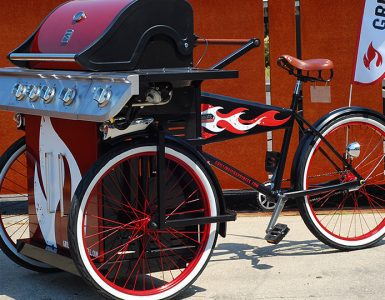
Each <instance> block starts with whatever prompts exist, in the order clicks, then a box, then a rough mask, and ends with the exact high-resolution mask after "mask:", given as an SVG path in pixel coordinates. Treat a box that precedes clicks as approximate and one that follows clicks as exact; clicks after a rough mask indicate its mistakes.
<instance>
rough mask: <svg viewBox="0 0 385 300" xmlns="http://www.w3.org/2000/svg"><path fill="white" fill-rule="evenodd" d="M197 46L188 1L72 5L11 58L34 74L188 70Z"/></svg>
mask: <svg viewBox="0 0 385 300" xmlns="http://www.w3.org/2000/svg"><path fill="white" fill-rule="evenodd" d="M194 43H195V36H194V19H193V11H192V7H191V5H190V4H189V3H188V1H187V0H72V1H70V2H67V3H65V4H63V5H61V6H59V7H58V8H57V9H56V10H54V11H53V12H52V13H51V14H50V15H49V16H48V17H47V18H46V19H45V20H44V22H43V23H42V24H41V25H40V27H39V28H38V29H37V30H36V31H35V32H34V33H33V35H32V36H31V37H30V38H28V39H27V40H26V41H25V42H24V43H23V44H22V45H21V46H19V47H18V48H17V49H15V50H14V51H13V52H12V53H10V54H9V56H8V57H9V59H10V60H11V61H12V62H13V63H14V64H15V65H17V66H19V67H24V68H33V69H70V70H79V69H83V70H90V71H128V70H134V69H149V68H153V69H159V68H180V67H184V68H185V67H190V66H191V65H192V61H193V48H194Z"/></svg>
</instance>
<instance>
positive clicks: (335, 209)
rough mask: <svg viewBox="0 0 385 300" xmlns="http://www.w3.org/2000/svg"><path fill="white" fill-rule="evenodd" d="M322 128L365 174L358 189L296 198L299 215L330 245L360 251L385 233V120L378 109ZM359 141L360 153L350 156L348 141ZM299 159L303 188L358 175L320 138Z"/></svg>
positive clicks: (316, 235) (348, 179) (351, 115)
mask: <svg viewBox="0 0 385 300" xmlns="http://www.w3.org/2000/svg"><path fill="white" fill-rule="evenodd" d="M320 132H321V133H322V135H323V136H324V137H326V139H327V141H328V142H329V143H331V145H332V146H333V147H334V148H335V149H336V150H337V152H338V153H340V154H344V155H346V157H350V158H351V159H352V165H353V167H354V168H355V169H356V170H357V171H358V173H359V174H360V175H361V176H362V177H363V178H364V179H366V183H365V184H364V185H363V186H362V187H361V188H360V189H358V190H355V191H354V190H351V191H343V192H341V191H333V192H328V193H320V194H318V195H312V196H305V197H304V198H303V199H300V200H298V201H297V204H298V207H299V210H300V213H301V216H302V218H303V220H304V222H305V224H306V226H307V227H308V229H309V230H310V231H311V232H312V233H313V234H314V236H315V237H316V238H317V239H319V240H320V241H322V242H323V243H325V244H326V245H329V246H330V247H333V248H336V249H339V250H343V251H350V250H359V249H364V248H367V247H370V246H373V245H375V244H376V243H377V242H379V241H380V240H381V239H382V238H383V237H384V236H385V209H384V208H385V207H384V204H385V197H384V198H383V199H382V198H381V196H378V192H380V191H382V192H383V190H385V175H384V163H383V160H384V156H385V155H384V153H385V146H384V140H385V122H384V120H383V119H380V118H378V117H377V116H375V115H374V114H373V115H371V114H362V113H349V114H347V115H345V116H343V117H339V118H337V119H335V120H333V121H332V122H329V123H328V124H326V125H325V126H324V127H323V128H322V129H321V130H320ZM354 142H358V143H359V144H360V147H361V151H360V155H359V156H358V157H356V158H353V157H351V156H348V153H347V150H346V149H347V146H348V145H350V144H352V143H354ZM307 145H309V147H307V150H306V151H305V155H304V156H303V157H302V160H301V161H300V166H301V168H300V175H299V189H307V188H310V187H320V186H325V185H327V184H336V183H342V182H348V181H353V180H356V177H355V176H354V175H353V174H352V173H351V172H349V171H347V170H346V168H345V167H344V166H343V165H342V163H341V162H340V161H339V160H337V159H336V158H335V156H334V159H330V158H331V157H333V154H332V153H331V150H330V149H329V148H328V147H327V146H326V145H325V143H324V141H322V140H321V138H319V137H316V136H314V137H313V139H312V140H311V141H310V142H309V143H308V144H307Z"/></svg>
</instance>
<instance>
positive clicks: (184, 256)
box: [69, 145, 218, 299]
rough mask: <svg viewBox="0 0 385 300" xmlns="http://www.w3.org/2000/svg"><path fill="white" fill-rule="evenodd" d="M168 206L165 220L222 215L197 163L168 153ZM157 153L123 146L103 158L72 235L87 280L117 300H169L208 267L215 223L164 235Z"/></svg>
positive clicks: (74, 217) (76, 209)
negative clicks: (159, 221) (159, 220)
mask: <svg viewBox="0 0 385 300" xmlns="http://www.w3.org/2000/svg"><path fill="white" fill-rule="evenodd" d="M163 174H164V182H165V184H164V187H163V190H164V194H163V195H164V196H163V198H164V199H163V203H162V204H163V205H164V207H165V208H166V219H167V220H170V221H171V220H178V219H194V218H199V217H205V216H217V214H218V208H217V196H216V192H215V190H214V188H213V185H212V183H211V181H210V179H209V177H208V175H207V173H206V171H205V170H204V168H203V167H202V166H201V165H200V164H199V163H198V162H196V159H194V157H192V156H191V155H190V154H188V153H186V152H185V151H183V150H182V149H177V148H174V147H170V146H168V147H166V158H165V170H164V173H163ZM157 178H158V175H157V147H156V146H155V145H144V146H137V147H133V148H132V147H124V148H122V149H119V150H114V151H112V152H110V153H109V154H107V155H106V156H104V158H102V159H101V160H100V161H99V163H97V165H95V167H94V168H93V169H92V170H91V171H90V172H89V173H88V174H87V175H86V176H85V178H84V179H83V181H82V182H81V183H80V185H79V187H78V189H77V191H76V193H75V197H74V200H73V203H72V208H71V216H70V225H69V237H70V248H71V251H72V252H71V253H72V257H73V258H74V260H75V262H76V264H77V266H78V268H79V271H80V272H81V274H82V275H83V277H84V278H85V279H86V280H87V281H88V282H89V283H90V284H91V285H93V286H94V287H95V288H96V289H98V290H99V292H101V293H102V294H104V295H105V296H107V297H110V298H114V299H165V298H170V297H174V296H175V295H176V294H179V293H180V292H181V291H183V290H184V289H185V288H187V287H188V286H189V285H190V284H191V283H192V282H193V281H194V280H195V279H196V278H197V277H198V276H199V274H200V273H201V272H202V270H203V269H204V267H205V266H206V264H207V262H208V260H209V258H210V256H211V253H212V250H213V247H214V245H215V242H216V239H217V224H204V225H182V226H178V227H172V228H164V229H159V228H158V227H157V225H156V224H154V223H153V222H156V220H157V213H158V200H157V195H158V192H157V188H158V187H157V181H158V180H157Z"/></svg>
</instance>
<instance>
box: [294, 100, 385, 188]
mask: <svg viewBox="0 0 385 300" xmlns="http://www.w3.org/2000/svg"><path fill="white" fill-rule="evenodd" d="M349 114H361V115H363V116H365V115H371V116H374V117H376V118H378V119H380V120H382V121H384V122H385V117H384V116H383V115H381V114H380V113H378V112H376V111H373V110H371V109H368V108H365V107H359V106H352V107H343V108H339V109H336V110H334V111H332V112H330V113H328V114H326V115H324V116H322V117H321V118H320V119H318V120H317V121H316V122H315V123H314V124H313V127H314V128H315V129H316V130H317V131H322V130H323V128H325V127H326V126H327V125H328V124H329V123H330V122H332V121H335V120H336V119H339V118H342V117H344V116H346V115H349ZM315 138H316V137H315V136H314V134H312V132H311V131H307V132H306V134H305V135H304V136H303V137H302V139H301V141H300V143H299V146H298V148H297V151H296V153H295V155H294V159H293V163H292V167H291V180H292V188H293V189H295V190H297V189H298V184H299V183H298V175H299V171H300V170H301V168H302V167H303V164H304V161H303V159H302V158H303V157H304V155H305V151H306V150H307V149H308V148H309V147H310V146H311V144H312V143H313V141H314V140H315Z"/></svg>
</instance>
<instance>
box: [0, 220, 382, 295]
mask: <svg viewBox="0 0 385 300" xmlns="http://www.w3.org/2000/svg"><path fill="white" fill-rule="evenodd" d="M268 220H269V218H268V217H256V216H253V217H249V216H247V217H245V216H241V217H239V219H238V221H237V222H235V223H230V224H229V230H228V237H227V238H226V239H223V238H220V239H219V240H218V244H217V247H216V250H215V252H214V254H213V256H212V258H211V261H210V263H209V264H208V266H207V268H206V270H205V271H204V272H203V274H202V275H201V276H200V277H199V279H198V280H197V281H196V282H195V283H194V285H193V286H192V287H191V288H190V289H189V290H188V291H186V292H185V293H184V294H183V295H182V297H181V298H186V299H362V298H364V299H385V242H384V241H382V242H380V244H379V245H378V246H377V247H374V248H371V249H366V250H363V251H356V252H339V251H336V250H333V249H330V248H329V247H327V246H324V245H323V244H322V243H320V242H319V241H317V240H316V239H315V238H314V237H313V236H312V235H311V233H310V232H308V230H307V228H306V227H305V225H304V224H303V222H302V220H301V219H300V217H298V216H287V217H282V218H281V219H280V220H279V221H280V222H281V223H286V224H288V225H289V227H290V228H291V231H290V232H289V234H288V236H287V237H286V238H285V240H284V241H282V242H281V244H279V245H269V244H267V243H266V242H265V241H264V240H263V237H264V230H265V227H266V225H267V223H268ZM0 299H44V300H48V299H100V297H99V296H98V295H97V294H96V293H94V292H93V290H92V289H90V288H89V287H88V286H87V285H86V284H85V283H83V281H82V280H81V279H79V278H78V277H76V276H74V275H71V274H67V273H64V272H61V273H55V274H36V273H34V272H30V271H28V270H24V269H23V268H21V267H18V266H16V265H15V264H13V263H12V262H10V261H9V260H8V259H7V258H6V257H5V255H4V254H3V253H0Z"/></svg>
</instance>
